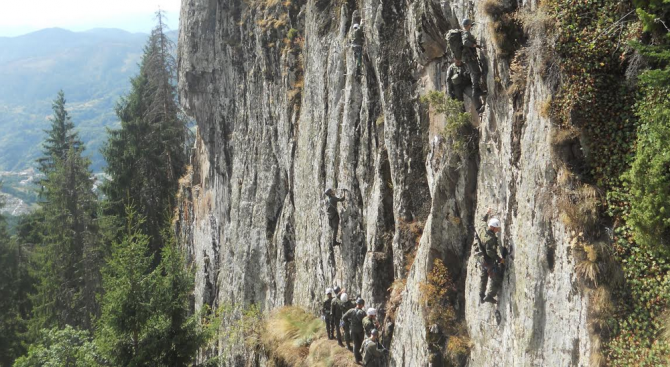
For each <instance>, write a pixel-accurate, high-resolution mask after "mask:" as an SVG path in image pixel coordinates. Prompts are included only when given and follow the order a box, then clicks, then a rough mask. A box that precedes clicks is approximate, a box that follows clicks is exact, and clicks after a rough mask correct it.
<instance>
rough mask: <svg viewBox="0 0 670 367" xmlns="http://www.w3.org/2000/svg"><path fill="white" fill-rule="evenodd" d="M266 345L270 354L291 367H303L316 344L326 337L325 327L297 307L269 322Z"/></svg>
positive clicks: (274, 315) (279, 314) (283, 309)
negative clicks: (311, 348) (311, 345)
mask: <svg viewBox="0 0 670 367" xmlns="http://www.w3.org/2000/svg"><path fill="white" fill-rule="evenodd" d="M265 330H266V332H265V334H264V335H263V344H264V345H265V347H266V348H267V349H268V350H269V351H270V354H271V355H272V356H273V357H274V358H276V359H279V360H281V361H282V362H283V363H285V364H287V365H289V366H302V365H303V364H304V362H305V360H306V359H307V357H308V355H309V351H310V344H312V342H313V341H315V340H316V339H319V338H323V337H324V336H325V325H324V324H323V322H322V321H321V320H320V319H319V318H317V317H314V316H313V315H311V314H309V313H307V312H305V311H304V310H303V309H301V308H298V307H293V306H290V307H283V308H281V309H279V310H277V311H276V312H274V313H273V314H272V315H270V317H269V318H268V320H267V323H266V328H265Z"/></svg>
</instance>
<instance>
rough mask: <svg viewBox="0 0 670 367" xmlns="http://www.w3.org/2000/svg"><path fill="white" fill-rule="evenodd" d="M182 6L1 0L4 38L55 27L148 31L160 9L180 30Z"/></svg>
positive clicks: (174, 1) (147, 0) (141, 0)
mask: <svg viewBox="0 0 670 367" xmlns="http://www.w3.org/2000/svg"><path fill="white" fill-rule="evenodd" d="M180 4H181V0H0V36H16V35H19V34H24V33H27V32H32V31H36V30H39V29H43V28H51V27H60V28H65V29H69V30H73V31H82V30H87V29H91V28H121V29H125V30H127V31H131V32H148V31H149V30H150V29H151V26H152V25H153V24H154V20H153V16H152V14H153V13H154V12H155V11H156V10H157V9H158V7H159V6H160V8H161V9H163V10H165V11H166V12H167V16H168V25H169V26H170V28H171V29H177V26H178V24H179V19H178V17H179V6H180Z"/></svg>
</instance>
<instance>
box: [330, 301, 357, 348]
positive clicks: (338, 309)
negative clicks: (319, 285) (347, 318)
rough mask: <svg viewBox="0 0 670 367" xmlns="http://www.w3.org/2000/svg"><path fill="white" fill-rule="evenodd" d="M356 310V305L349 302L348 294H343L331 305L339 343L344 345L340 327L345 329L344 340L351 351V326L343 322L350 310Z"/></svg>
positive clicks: (331, 313)
mask: <svg viewBox="0 0 670 367" xmlns="http://www.w3.org/2000/svg"><path fill="white" fill-rule="evenodd" d="M352 308H354V303H353V302H351V301H350V300H349V296H348V295H347V294H346V293H342V294H341V295H340V298H339V299H335V300H333V303H332V305H331V312H330V315H331V317H332V318H333V321H335V331H336V333H337V343H338V344H340V345H343V344H342V334H341V333H340V327H342V328H343V329H344V340H345V341H346V343H347V348H348V349H349V350H351V339H350V335H349V324H348V323H345V322H344V321H342V316H343V315H344V314H345V313H346V312H347V311H349V310H351V309H352Z"/></svg>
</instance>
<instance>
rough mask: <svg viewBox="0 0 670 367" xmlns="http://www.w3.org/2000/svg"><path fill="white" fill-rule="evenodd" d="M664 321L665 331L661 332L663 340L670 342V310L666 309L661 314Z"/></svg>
mask: <svg viewBox="0 0 670 367" xmlns="http://www.w3.org/2000/svg"><path fill="white" fill-rule="evenodd" d="M661 318H662V319H663V321H664V326H663V331H662V332H661V340H663V341H664V342H666V343H667V344H670V310H667V311H665V313H664V314H663V315H662V316H661Z"/></svg>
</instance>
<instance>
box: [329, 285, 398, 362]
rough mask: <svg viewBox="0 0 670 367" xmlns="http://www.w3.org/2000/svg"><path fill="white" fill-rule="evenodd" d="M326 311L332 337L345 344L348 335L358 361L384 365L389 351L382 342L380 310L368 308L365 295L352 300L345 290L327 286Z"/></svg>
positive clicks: (348, 344) (348, 346)
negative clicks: (379, 320)
mask: <svg viewBox="0 0 670 367" xmlns="http://www.w3.org/2000/svg"><path fill="white" fill-rule="evenodd" d="M322 314H323V319H324V321H325V322H326V331H327V333H328V339H331V340H332V339H335V338H337V343H338V344H339V345H340V346H342V347H344V344H343V343H342V334H344V341H345V343H346V344H347V349H349V350H351V351H353V352H354V359H355V360H356V363H358V364H362V365H364V366H367V367H372V366H374V367H381V365H382V364H381V363H382V361H383V359H384V356H385V354H387V353H388V351H387V350H386V349H385V348H384V347H383V346H382V345H381V343H380V342H379V328H380V326H379V322H378V321H377V310H376V309H374V308H368V309H367V311H366V310H365V301H364V300H363V299H362V298H360V297H359V298H357V299H356V301H355V302H352V301H351V300H349V296H348V295H347V293H345V291H344V290H343V289H340V287H335V288H334V289H331V288H328V289H326V300H325V301H323V308H322ZM351 344H353V348H352V346H351Z"/></svg>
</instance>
